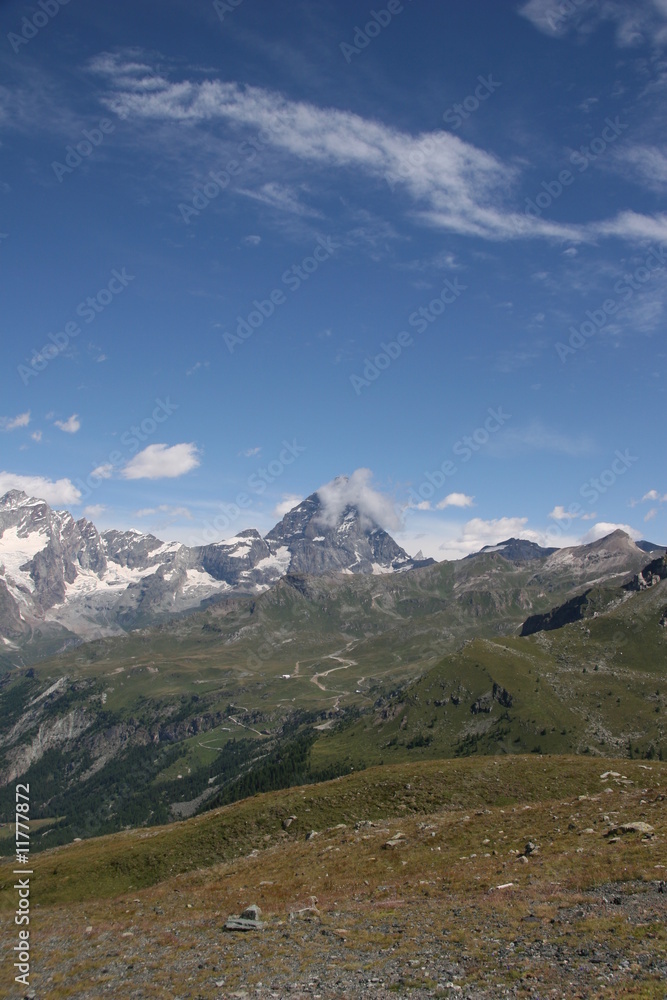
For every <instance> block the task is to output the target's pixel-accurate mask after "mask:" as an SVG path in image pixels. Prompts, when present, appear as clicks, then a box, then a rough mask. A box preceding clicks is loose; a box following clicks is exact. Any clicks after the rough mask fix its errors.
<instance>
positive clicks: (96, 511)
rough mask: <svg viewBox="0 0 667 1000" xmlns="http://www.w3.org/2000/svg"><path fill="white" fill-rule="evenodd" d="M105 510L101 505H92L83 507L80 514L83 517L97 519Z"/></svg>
mask: <svg viewBox="0 0 667 1000" xmlns="http://www.w3.org/2000/svg"><path fill="white" fill-rule="evenodd" d="M106 509H107V508H106V506H105V505H104V504H103V503H92V504H90V506H88V507H84V508H83V512H82V513H83V516H84V517H99V516H100V514H103V513H104V511H105V510H106Z"/></svg>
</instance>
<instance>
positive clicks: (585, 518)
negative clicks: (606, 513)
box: [581, 510, 598, 521]
mask: <svg viewBox="0 0 667 1000" xmlns="http://www.w3.org/2000/svg"><path fill="white" fill-rule="evenodd" d="M597 516H598V513H597V511H596V510H592V511H591V512H590V514H582V515H581V520H582V521H594V520H595V518H596V517H597Z"/></svg>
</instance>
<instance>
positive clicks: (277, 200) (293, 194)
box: [239, 181, 322, 219]
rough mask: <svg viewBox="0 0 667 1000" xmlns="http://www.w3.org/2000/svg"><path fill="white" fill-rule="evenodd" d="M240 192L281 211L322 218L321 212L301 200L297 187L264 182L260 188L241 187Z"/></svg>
mask: <svg viewBox="0 0 667 1000" xmlns="http://www.w3.org/2000/svg"><path fill="white" fill-rule="evenodd" d="M239 194H243V195H245V196H246V198H253V199H254V200H255V201H261V202H262V204H264V205H268V206H269V208H275V209H277V210H278V211H280V212H292V213H293V214H294V215H304V216H310V217H311V218H316V219H320V218H322V213H321V212H319V211H317V209H314V208H310V207H309V206H308V205H305V204H304V203H303V201H301V199H300V198H299V192H298V191H297V190H296V189H295V188H291V187H287V186H286V185H284V184H278V183H277V182H276V181H269V182H268V183H267V184H262V186H261V187H260V188H259V189H258V190H249V189H247V188H239Z"/></svg>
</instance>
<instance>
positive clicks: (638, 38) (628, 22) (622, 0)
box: [519, 0, 667, 48]
mask: <svg viewBox="0 0 667 1000" xmlns="http://www.w3.org/2000/svg"><path fill="white" fill-rule="evenodd" d="M519 14H521V15H522V16H523V17H525V18H527V19H528V20H529V21H530V22H531V23H532V24H533V25H534V26H535V27H536V28H537V30H538V31H541V32H543V33H544V34H545V35H551V36H552V37H555V38H561V37H564V36H565V35H567V34H569V33H570V32H572V33H576V34H578V35H581V36H587V35H590V34H591V33H592V32H593V31H595V29H596V28H598V27H599V26H600V25H601V24H604V23H605V22H610V23H612V24H613V25H614V26H615V29H616V44H617V45H618V46H619V47H620V48H628V47H633V48H634V47H637V46H639V45H645V44H650V45H652V46H662V45H665V44H667V6H666V5H665V3H664V0H632V2H629V0H583V2H582V0H578V2H576V3H575V2H569V3H564V2H561V0H528V3H524V4H523V6H522V7H521V8H520V9H519Z"/></svg>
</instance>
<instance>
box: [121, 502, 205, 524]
mask: <svg viewBox="0 0 667 1000" xmlns="http://www.w3.org/2000/svg"><path fill="white" fill-rule="evenodd" d="M156 514H169V516H170V517H171V518H181V517H184V518H185V519H186V520H187V521H191V520H192V514H191V512H190V510H189V509H188V508H187V507H174V506H172V505H171V504H168V503H161V504H160V505H159V507H142V508H141V510H135V512H134V516H135V517H155V515H156Z"/></svg>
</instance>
